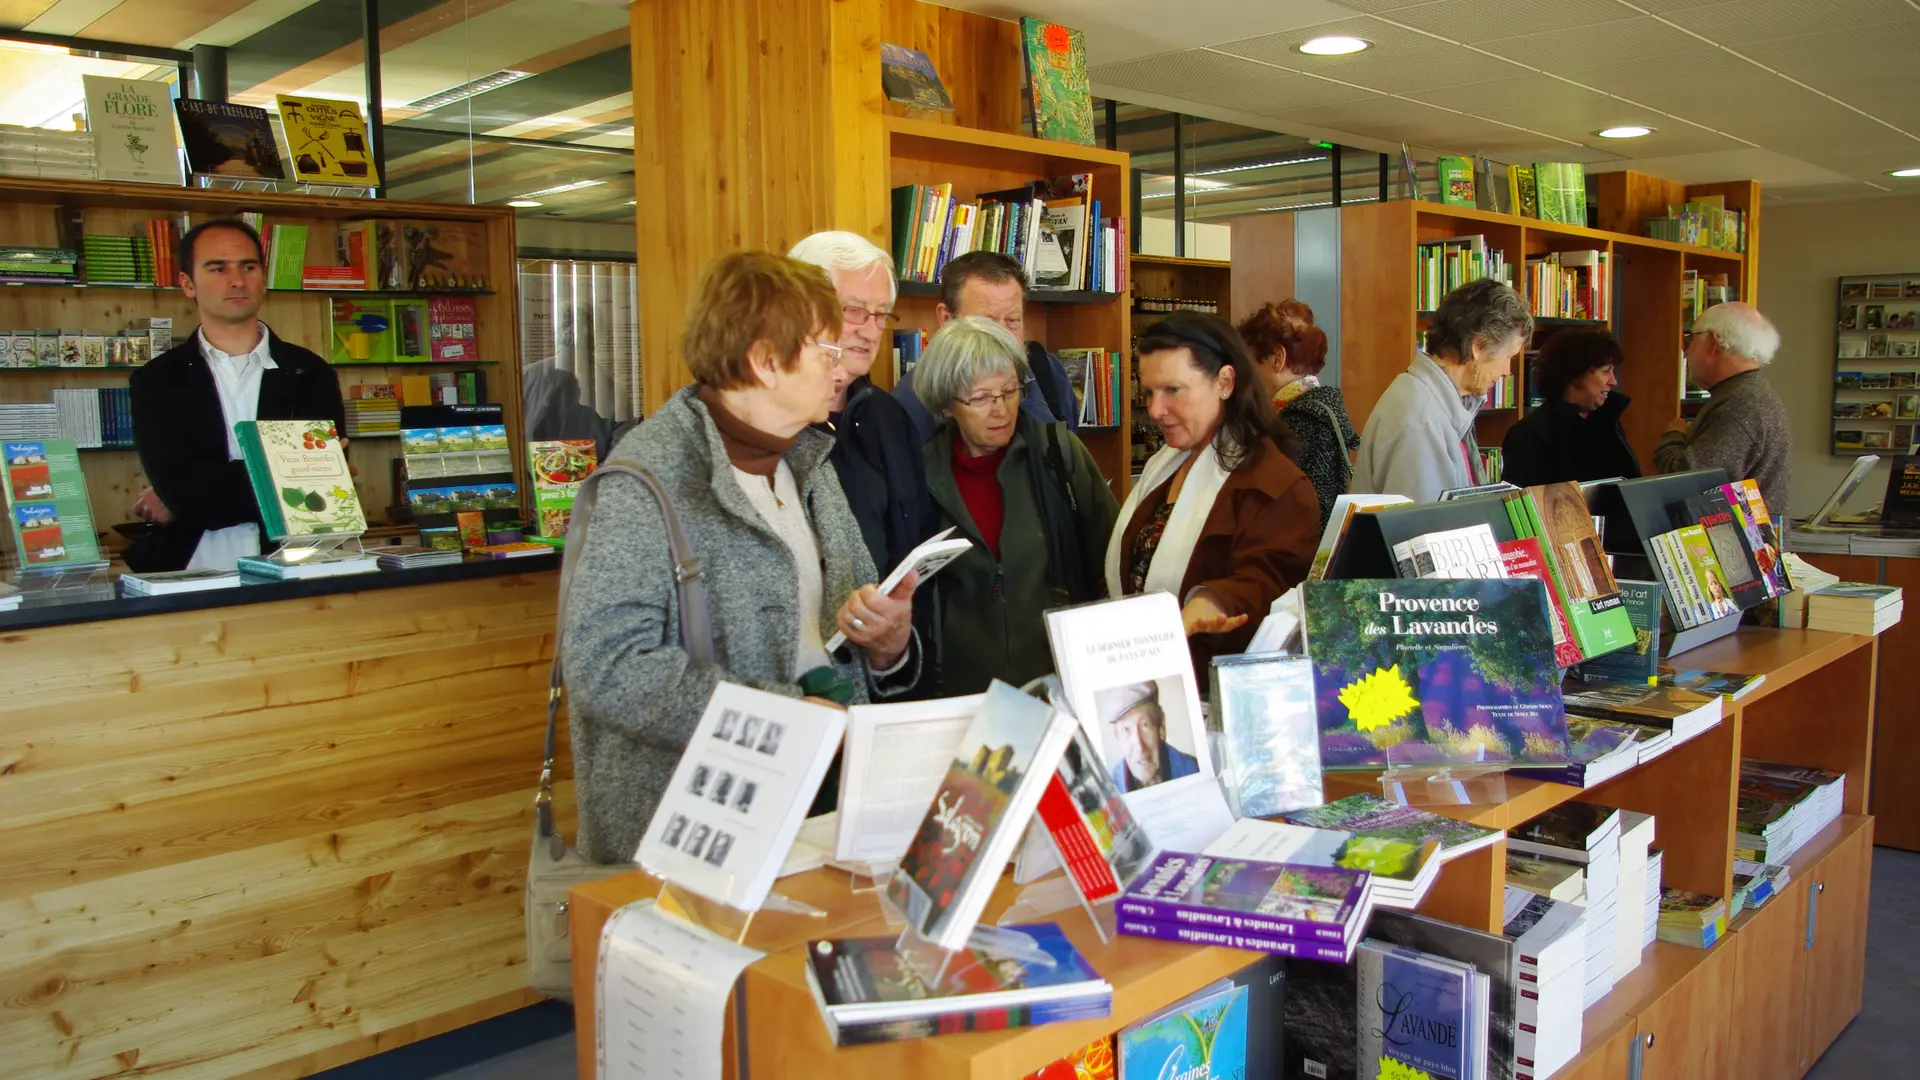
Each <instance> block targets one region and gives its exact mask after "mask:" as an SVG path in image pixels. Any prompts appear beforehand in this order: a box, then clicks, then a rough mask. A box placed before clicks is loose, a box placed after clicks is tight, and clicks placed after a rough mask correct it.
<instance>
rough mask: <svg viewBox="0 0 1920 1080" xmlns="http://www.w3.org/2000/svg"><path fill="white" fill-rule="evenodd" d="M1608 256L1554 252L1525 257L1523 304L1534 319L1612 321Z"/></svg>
mask: <svg viewBox="0 0 1920 1080" xmlns="http://www.w3.org/2000/svg"><path fill="white" fill-rule="evenodd" d="M1612 258H1613V257H1612V256H1611V255H1609V254H1608V253H1606V252H1604V251H1555V252H1549V253H1547V254H1545V255H1530V256H1528V257H1527V303H1528V305H1529V306H1530V307H1531V308H1532V310H1533V315H1534V317H1535V318H1545V319H1590V320H1593V321H1595V322H1605V321H1607V320H1608V319H1611V318H1613V274H1612V272H1611V267H1610V264H1611V262H1612Z"/></svg>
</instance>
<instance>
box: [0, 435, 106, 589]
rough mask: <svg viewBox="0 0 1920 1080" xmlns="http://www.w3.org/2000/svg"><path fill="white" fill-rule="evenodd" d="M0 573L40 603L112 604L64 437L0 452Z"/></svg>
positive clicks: (82, 483) (74, 454)
mask: <svg viewBox="0 0 1920 1080" xmlns="http://www.w3.org/2000/svg"><path fill="white" fill-rule="evenodd" d="M0 451H3V452H0V493H4V495H5V499H4V507H5V511H6V515H7V520H6V523H5V525H4V526H0V547H4V553H3V554H0V570H4V571H5V580H6V582H7V583H8V584H10V585H13V586H14V587H16V588H18V589H19V590H20V592H21V594H22V596H21V604H22V605H23V606H27V605H39V604H53V603H63V602H69V601H81V600H97V599H102V598H103V595H102V594H104V598H111V597H112V594H113V582H112V580H111V579H110V577H109V576H108V567H109V565H110V564H109V563H108V562H107V560H105V559H103V558H101V557H100V547H99V541H98V539H97V538H96V537H95V535H94V526H93V516H92V514H91V512H90V510H89V503H88V501H87V479H86V475H85V474H84V473H82V472H81V470H80V455H79V451H78V450H77V449H76V448H75V447H74V444H73V441H72V440H71V439H16V440H8V441H7V442H6V443H5V444H4V446H0Z"/></svg>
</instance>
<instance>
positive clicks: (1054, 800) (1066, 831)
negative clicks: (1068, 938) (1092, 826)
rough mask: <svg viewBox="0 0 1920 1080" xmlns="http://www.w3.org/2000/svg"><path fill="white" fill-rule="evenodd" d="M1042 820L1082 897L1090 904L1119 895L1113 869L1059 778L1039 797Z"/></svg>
mask: <svg viewBox="0 0 1920 1080" xmlns="http://www.w3.org/2000/svg"><path fill="white" fill-rule="evenodd" d="M1040 820H1041V821H1043V822H1045V823H1046V825H1047V831H1048V832H1049V833H1052V834H1053V846H1054V849H1055V850H1056V851H1058V852H1059V853H1060V858H1061V861H1063V862H1065V863H1066V864H1067V873H1069V874H1072V875H1073V880H1074V883H1075V884H1076V885H1078V886H1079V887H1080V895H1081V896H1084V897H1086V898H1087V900H1089V901H1093V900H1103V899H1105V898H1107V897H1109V896H1112V895H1113V894H1115V893H1117V892H1119V891H1120V884H1119V882H1117V881H1115V880H1114V879H1113V867H1111V866H1108V865H1107V860H1106V859H1105V858H1104V857H1103V856H1102V855H1101V854H1100V848H1099V847H1098V846H1097V845H1095V843H1094V840H1093V834H1092V833H1090V832H1088V831H1087V823H1086V822H1084V821H1082V820H1081V819H1080V814H1079V812H1078V811H1076V810H1075V809H1074V806H1073V796H1071V795H1069V794H1067V785H1066V784H1065V783H1064V782H1062V781H1061V779H1060V778H1059V777H1058V776H1055V777H1054V778H1053V782H1052V783H1050V784H1048V785H1047V790H1046V793H1045V794H1043V795H1041V796H1040Z"/></svg>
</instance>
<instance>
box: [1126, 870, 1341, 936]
mask: <svg viewBox="0 0 1920 1080" xmlns="http://www.w3.org/2000/svg"><path fill="white" fill-rule="evenodd" d="M1370 876H1371V875H1369V874H1368V873H1367V871H1365V870H1347V869H1342V868H1339V867H1328V866H1304V865H1303V866H1295V865H1289V864H1285V863H1266V862H1256V861H1253V860H1250V859H1224V858H1216V857H1214V856H1211V855H1197V854H1191V853H1188V852H1179V851H1170V852H1163V853H1162V854H1161V856H1160V857H1159V858H1158V859H1157V860H1155V861H1154V863H1153V865H1152V866H1150V867H1148V868H1147V871H1146V873H1144V874H1142V875H1141V876H1140V878H1139V880H1138V881H1136V882H1135V883H1134V885H1133V887H1132V888H1130V889H1128V890H1127V891H1126V893H1125V894H1123V895H1122V896H1121V897H1120V900H1119V901H1118V911H1119V915H1120V929H1121V931H1122V932H1124V933H1129V934H1133V935H1135V936H1139V937H1159V938H1166V939H1168V940H1173V941H1189V942H1192V943H1194V944H1227V942H1223V941H1217V940H1215V938H1216V937H1217V935H1218V934H1222V933H1224V934H1229V935H1238V936H1241V937H1243V938H1246V939H1249V940H1256V941H1261V942H1268V941H1271V942H1273V944H1272V945H1271V946H1269V945H1265V944H1260V945H1254V946H1251V947H1254V948H1263V949H1266V951H1268V952H1278V953H1284V954H1286V955H1290V956H1300V957H1303V958H1306V959H1311V960H1328V961H1332V962H1334V963H1342V962H1344V961H1345V960H1346V959H1347V958H1348V956H1349V955H1350V953H1351V950H1352V947H1353V944H1354V940H1355V938H1356V936H1357V934H1358V932H1359V929H1360V927H1361V926H1363V925H1364V924H1365V923H1366V916H1367V912H1368V911H1369V910H1370V908H1371V904H1370V901H1369V899H1368V890H1367V883H1368V880H1369V878H1370ZM1143 924H1153V925H1143ZM1240 947H1248V946H1240Z"/></svg>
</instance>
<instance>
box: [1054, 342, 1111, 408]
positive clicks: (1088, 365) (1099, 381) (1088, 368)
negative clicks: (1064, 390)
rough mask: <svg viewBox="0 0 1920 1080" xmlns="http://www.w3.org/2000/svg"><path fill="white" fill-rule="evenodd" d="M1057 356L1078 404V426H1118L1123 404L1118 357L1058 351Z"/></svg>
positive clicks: (1101, 352)
mask: <svg viewBox="0 0 1920 1080" xmlns="http://www.w3.org/2000/svg"><path fill="white" fill-rule="evenodd" d="M1056 355H1058V356H1059V357H1060V364H1061V366H1062V367H1064V368H1065V369H1066V372H1067V381H1068V383H1069V384H1070V385H1071V386H1072V387H1073V396H1074V400H1075V401H1077V402H1079V404H1080V423H1081V424H1083V425H1086V426H1088V427H1112V426H1113V425H1115V424H1118V423H1119V422H1120V408H1121V406H1122V404H1123V402H1122V399H1121V397H1120V393H1121V391H1120V363H1121V361H1120V354H1119V353H1117V352H1109V351H1107V350H1106V349H1061V350H1059V352H1058V353H1057V354H1056Z"/></svg>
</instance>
